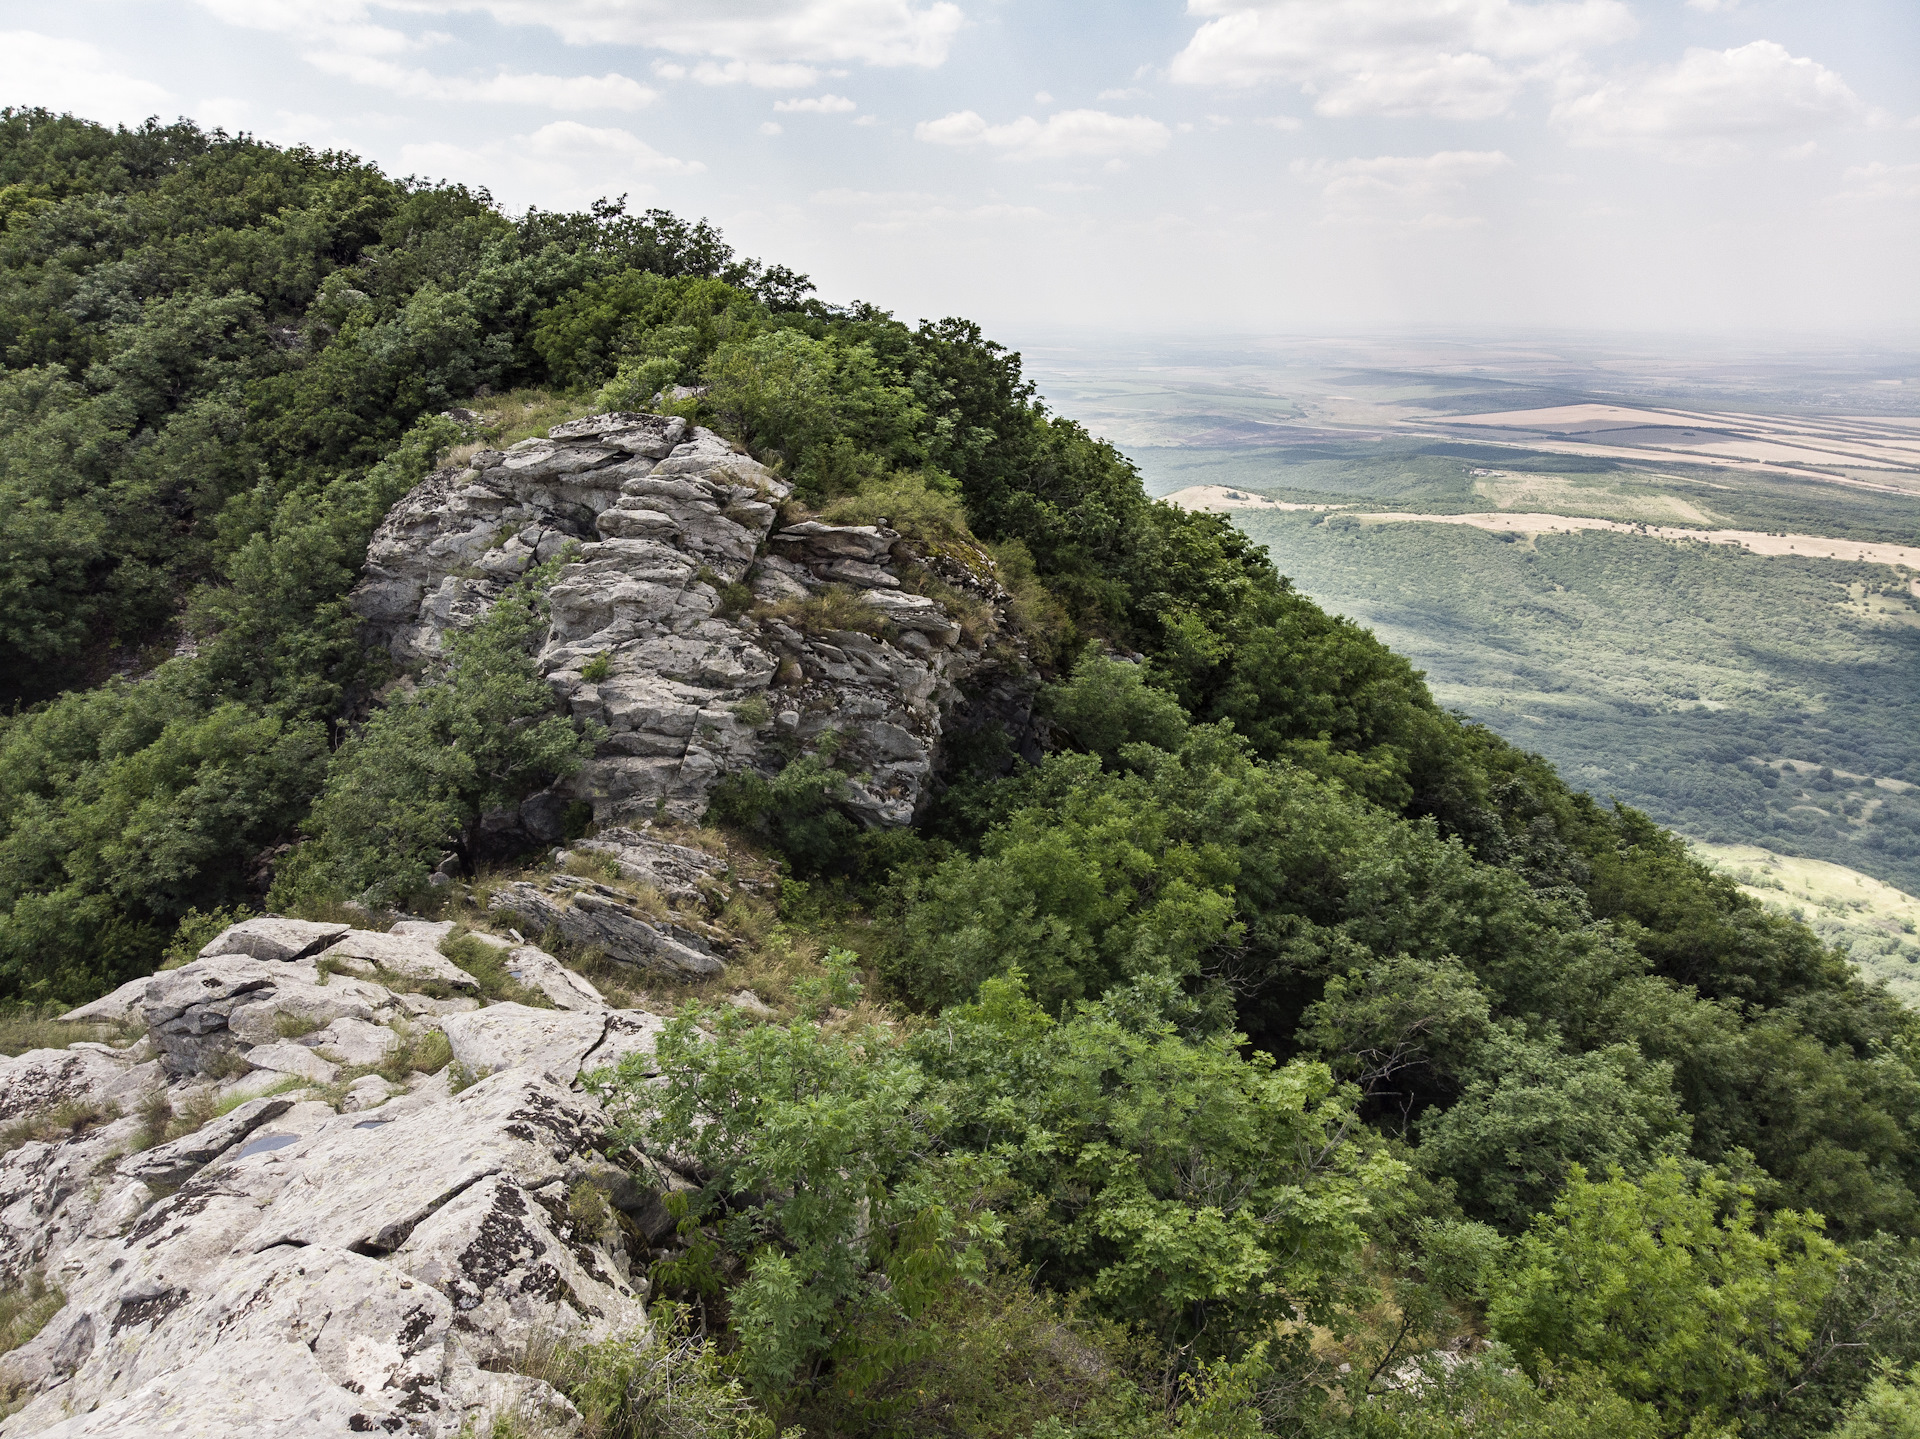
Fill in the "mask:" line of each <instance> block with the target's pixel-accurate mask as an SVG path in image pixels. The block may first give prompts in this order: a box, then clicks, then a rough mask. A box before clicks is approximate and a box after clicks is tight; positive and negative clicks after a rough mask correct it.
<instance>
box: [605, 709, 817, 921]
mask: <svg viewBox="0 0 1920 1439" xmlns="http://www.w3.org/2000/svg"><path fill="white" fill-rule="evenodd" d="M796 718H797V717H796ZM572 849H573V850H575V851H583V852H585V853H587V854H599V855H605V856H606V857H607V858H608V859H610V860H612V861H613V863H614V865H615V867H616V868H617V869H618V870H619V872H620V876H621V878H623V879H628V880H633V881H636V882H637V883H640V884H645V885H651V886H652V887H653V888H654V889H657V890H659V891H660V893H661V894H663V895H665V896H666V897H667V898H668V899H672V900H678V901H681V902H686V901H690V900H693V899H695V898H697V897H698V896H699V893H700V885H701V883H702V882H703V881H712V880H714V879H717V878H718V877H719V876H721V875H723V874H724V873H725V872H726V868H727V865H726V861H725V860H721V859H716V858H714V857H713V856H712V855H710V854H708V853H707V852H706V851H705V850H699V849H693V848H690V847H689V846H687V845H683V844H669V843H667V842H666V841H664V840H657V839H652V838H649V837H648V836H647V835H645V834H641V833H639V832H637V831H635V830H630V829H620V828H613V829H604V830H602V831H600V833H599V834H597V835H595V836H594V837H593V838H591V839H582V840H576V841H575V842H574V844H573V846H572Z"/></svg>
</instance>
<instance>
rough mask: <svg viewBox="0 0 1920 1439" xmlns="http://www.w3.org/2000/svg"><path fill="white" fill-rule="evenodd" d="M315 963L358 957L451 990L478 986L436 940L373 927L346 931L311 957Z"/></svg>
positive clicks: (388, 970)
mask: <svg viewBox="0 0 1920 1439" xmlns="http://www.w3.org/2000/svg"><path fill="white" fill-rule="evenodd" d="M315 959H316V963H317V962H321V961H327V960H333V961H336V962H337V961H340V960H359V961H361V962H362V963H365V964H371V965H373V966H375V967H376V968H377V969H379V970H381V971H383V972H384V973H386V974H389V975H395V976H398V977H399V978H400V979H410V980H413V981H415V982H416V983H417V982H419V981H421V980H427V981H432V982H435V983H439V984H445V985H450V986H451V987H453V988H455V989H470V990H471V989H478V988H479V987H480V984H479V981H478V980H476V979H475V978H474V977H473V976H472V975H470V974H468V973H467V972H466V971H465V970H464V969H462V968H460V966H459V965H457V964H455V963H454V962H453V961H452V960H450V959H448V958H447V957H446V956H445V955H444V954H442V953H440V949H439V940H438V939H437V938H433V939H430V938H428V937H426V936H424V935H410V934H380V933H378V932H377V931H375V930H370V929H356V930H350V931H348V932H347V934H346V935H345V936H344V937H343V938H342V939H341V940H340V941H339V942H338V943H337V944H333V945H329V946H328V947H327V948H326V949H324V950H322V951H321V952H320V954H319V955H317V956H316V957H315Z"/></svg>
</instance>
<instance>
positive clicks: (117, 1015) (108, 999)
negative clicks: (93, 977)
mask: <svg viewBox="0 0 1920 1439" xmlns="http://www.w3.org/2000/svg"><path fill="white" fill-rule="evenodd" d="M146 992H147V979H146V976H145V975H142V976H141V977H140V978H138V979H130V980H128V981H127V982H126V983H125V984H123V985H121V986H120V987H119V988H118V989H116V990H114V991H113V993H111V994H103V995H101V996H100V998H98V999H96V1000H94V1001H93V1002H92V1003H91V1004H83V1005H81V1006H80V1007H79V1008H78V1009H70V1010H68V1011H67V1012H66V1013H65V1014H63V1015H61V1016H60V1020H61V1022H62V1023H63V1024H121V1023H125V1022H128V1021H131V1020H137V1019H138V1018H139V1017H140V999H141V997H142V996H143V995H144V994H146Z"/></svg>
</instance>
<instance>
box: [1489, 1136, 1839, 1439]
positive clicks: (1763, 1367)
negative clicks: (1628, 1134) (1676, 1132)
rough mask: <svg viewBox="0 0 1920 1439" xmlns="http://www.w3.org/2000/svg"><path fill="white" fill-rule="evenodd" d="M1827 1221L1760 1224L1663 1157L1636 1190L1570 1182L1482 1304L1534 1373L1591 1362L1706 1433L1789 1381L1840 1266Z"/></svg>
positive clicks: (1794, 1216)
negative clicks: (1825, 1227) (1543, 1368)
mask: <svg viewBox="0 0 1920 1439" xmlns="http://www.w3.org/2000/svg"><path fill="white" fill-rule="evenodd" d="M1821 1228H1822V1225H1821V1223H1820V1219H1819V1216H1817V1215H1811V1214H1805V1213H1801V1212H1799V1211H1796V1210H1790V1209H1781V1210H1776V1211H1774V1213H1773V1214H1771V1215H1770V1216H1768V1217H1766V1218H1765V1219H1762V1218H1761V1217H1760V1215H1759V1213H1758V1211H1757V1210H1756V1208H1755V1206H1754V1202H1753V1190H1752V1188H1751V1186H1747V1185H1742V1184H1738V1183H1735V1182H1733V1181H1730V1180H1726V1179H1721V1178H1718V1177H1716V1176H1714V1175H1711V1174H1705V1175H1701V1176H1699V1177H1698V1178H1697V1179H1689V1178H1688V1177H1687V1174H1686V1171H1685V1169H1684V1168H1683V1167H1682V1166H1681V1164H1680V1163H1679V1162H1678V1161H1676V1160H1671V1159H1668V1160H1663V1161H1661V1162H1660V1163H1659V1164H1657V1165H1655V1166H1654V1168H1653V1169H1651V1170H1650V1171H1649V1172H1648V1173H1647V1175H1646V1176H1645V1177H1644V1178H1643V1179H1642V1180H1640V1181H1639V1182H1635V1181H1633V1180H1630V1179H1628V1178H1627V1177H1626V1176H1625V1175H1624V1174H1622V1173H1621V1172H1620V1171H1619V1170H1618V1169H1615V1170H1614V1171H1613V1172H1612V1173H1611V1174H1610V1175H1609V1176H1608V1177H1607V1178H1606V1179H1602V1180H1590V1179H1588V1178H1587V1176H1586V1173H1585V1171H1584V1170H1575V1171H1574V1172H1573V1173H1572V1175H1571V1176H1570V1178H1569V1180H1568V1184H1567V1188H1566V1192H1565V1193H1564V1194H1563V1195H1562V1196H1561V1197H1560V1198H1559V1199H1558V1200H1556V1201H1555V1202H1554V1205H1553V1208H1552V1210H1551V1212H1550V1213H1547V1214H1543V1215H1542V1216H1541V1217H1540V1219H1539V1220H1538V1221H1537V1222H1536V1223H1535V1224H1534V1226H1533V1228H1532V1229H1531V1230H1529V1231H1528V1233H1527V1234H1526V1235H1524V1236H1523V1237H1522V1238H1521V1240H1520V1241H1519V1245H1518V1247H1517V1248H1516V1250H1515V1251H1514V1263H1513V1266H1512V1268H1511V1269H1510V1270H1509V1271H1508V1272H1507V1273H1506V1274H1505V1275H1504V1276H1503V1277H1502V1278H1501V1279H1500V1280H1499V1281H1498V1282H1497V1288H1496V1291H1495V1293H1494V1296H1493V1300H1492V1304H1491V1305H1490V1307H1489V1311H1488V1312H1489V1319H1490V1321H1491V1323H1492V1325H1493V1328H1494V1331H1495V1332H1496V1333H1497V1334H1498V1335H1499V1336H1500V1337H1501V1338H1502V1339H1503V1340H1504V1341H1506V1342H1507V1343H1508V1344H1510V1345H1512V1346H1513V1349H1514V1351H1515V1353H1516V1354H1518V1355H1519V1356H1520V1359H1521V1362H1522V1363H1523V1364H1525V1365H1526V1366H1527V1367H1528V1369H1529V1371H1530V1372H1535V1371H1538V1369H1539V1367H1540V1366H1541V1365H1542V1364H1543V1363H1553V1364H1567V1363H1584V1364H1591V1365H1593V1366H1594V1367H1595V1368H1597V1369H1598V1370H1599V1372H1600V1373H1601V1374H1602V1375H1604V1376H1605V1377H1606V1379H1607V1381H1608V1383H1609V1384H1611V1385H1612V1386H1613V1387H1614V1388H1615V1389H1616V1390H1618V1391H1619V1392H1620V1393H1621V1394H1623V1395H1625V1396H1626V1397H1628V1398H1629V1399H1632V1400H1635V1401H1636V1402H1640V1403H1646V1404H1651V1405H1653V1406H1654V1407H1655V1408H1656V1409H1657V1410H1658V1411H1659V1413H1660V1415H1661V1418H1662V1421H1663V1424H1664V1425H1665V1426H1666V1427H1668V1428H1669V1429H1670V1430H1672V1431H1676V1432H1681V1431H1685V1430H1687V1428H1688V1426H1692V1428H1693V1429H1694V1430H1696V1431H1700V1432H1709V1431H1711V1430H1712V1429H1713V1427H1714V1426H1716V1425H1721V1426H1726V1425H1734V1424H1737V1423H1739V1422H1740V1421H1741V1420H1742V1419H1743V1418H1744V1417H1746V1416H1747V1415H1749V1414H1751V1413H1753V1412H1756V1411H1758V1410H1761V1409H1762V1408H1764V1406H1765V1404H1766V1400H1767V1398H1768V1397H1769V1396H1770V1394H1771V1393H1772V1392H1774V1391H1776V1390H1777V1389H1778V1388H1779V1387H1781V1386H1782V1385H1783V1383H1784V1382H1785V1381H1788V1380H1789V1379H1790V1376H1792V1375H1793V1374H1794V1372H1795V1370H1796V1369H1797V1367H1798V1362H1799V1359H1800V1356H1801V1354H1802V1352H1803V1351H1804V1350H1805V1349H1806V1348H1807V1346H1808V1344H1809V1343H1810V1342H1811V1341H1812V1339H1813V1325H1814V1323H1815V1321H1816V1319H1817V1317H1818V1315H1819V1313H1820V1310H1821V1306H1822V1304H1823V1302H1824V1301H1825V1299H1826V1297H1827V1295H1828V1293H1829V1292H1830V1291H1831V1289H1832V1288H1833V1284H1834V1280H1835V1277H1836V1274H1837V1273H1838V1271H1839V1268H1840V1265H1841V1263H1842V1260H1843V1258H1844V1256H1843V1254H1842V1252H1841V1251H1840V1249H1839V1247H1838V1246H1837V1245H1835V1244H1834V1243H1833V1242H1832V1241H1830V1240H1828V1239H1827V1238H1826V1237H1825V1236H1824V1235H1823V1234H1822V1233H1821Z"/></svg>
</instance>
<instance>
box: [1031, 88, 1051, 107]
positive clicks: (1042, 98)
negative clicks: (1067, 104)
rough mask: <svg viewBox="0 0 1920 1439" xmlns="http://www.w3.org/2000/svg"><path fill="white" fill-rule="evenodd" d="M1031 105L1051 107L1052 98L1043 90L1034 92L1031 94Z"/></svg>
mask: <svg viewBox="0 0 1920 1439" xmlns="http://www.w3.org/2000/svg"><path fill="white" fill-rule="evenodd" d="M1033 103H1034V104H1036V105H1051V104H1052V103H1053V96H1051V95H1049V94H1048V93H1047V92H1046V91H1045V90H1035V91H1034V92H1033Z"/></svg>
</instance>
